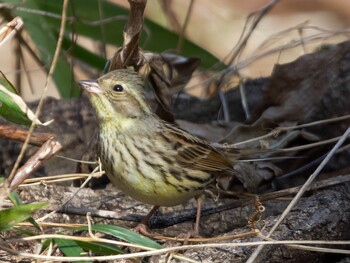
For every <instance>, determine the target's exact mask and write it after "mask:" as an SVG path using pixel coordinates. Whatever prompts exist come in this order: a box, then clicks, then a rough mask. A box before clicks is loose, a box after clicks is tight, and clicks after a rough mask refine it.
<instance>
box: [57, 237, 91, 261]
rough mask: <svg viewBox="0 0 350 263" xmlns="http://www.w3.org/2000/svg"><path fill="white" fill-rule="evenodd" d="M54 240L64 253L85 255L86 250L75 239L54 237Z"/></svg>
mask: <svg viewBox="0 0 350 263" xmlns="http://www.w3.org/2000/svg"><path fill="white" fill-rule="evenodd" d="M54 241H55V243H56V244H57V245H58V247H59V249H60V250H61V251H62V253H63V254H64V255H65V256H67V257H81V256H82V255H85V252H84V250H83V249H82V248H81V247H80V246H79V245H78V244H77V242H75V241H74V240H68V239H63V238H54ZM78 262H82V261H78ZM84 262H86V261H84Z"/></svg>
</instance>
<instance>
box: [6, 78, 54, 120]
mask: <svg viewBox="0 0 350 263" xmlns="http://www.w3.org/2000/svg"><path fill="white" fill-rule="evenodd" d="M13 90H14V92H13ZM0 116H2V117H4V118H5V119H6V120H8V121H11V122H13V123H17V124H22V125H27V126H29V125H30V124H31V123H32V121H33V120H34V117H35V116H34V113H33V112H32V111H31V110H30V109H29V108H28V106H27V104H26V103H25V102H24V101H23V99H22V98H21V97H20V96H19V95H18V94H17V91H16V90H15V89H14V87H13V86H12V84H11V83H10V82H9V81H8V80H7V79H6V77H5V76H4V74H3V73H2V72H1V71H0ZM50 122H51V121H50ZM50 122H46V123H42V122H41V121H39V120H38V119H36V120H35V124H37V125H48V124H49V123H50Z"/></svg>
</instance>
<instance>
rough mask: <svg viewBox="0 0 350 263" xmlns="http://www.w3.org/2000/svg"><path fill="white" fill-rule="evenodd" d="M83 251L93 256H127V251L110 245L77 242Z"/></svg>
mask: <svg viewBox="0 0 350 263" xmlns="http://www.w3.org/2000/svg"><path fill="white" fill-rule="evenodd" d="M75 242H76V243H77V244H78V245H79V246H80V247H81V248H82V249H84V250H85V251H90V252H91V253H93V254H96V255H101V256H108V255H117V254H125V251H124V250H122V249H120V248H117V247H115V246H111V245H109V244H104V243H97V242H83V241H75Z"/></svg>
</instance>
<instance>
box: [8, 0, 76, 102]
mask: <svg viewBox="0 0 350 263" xmlns="http://www.w3.org/2000/svg"><path fill="white" fill-rule="evenodd" d="M9 2H12V3H19V2H20V5H21V7H22V9H19V10H16V9H14V12H15V13H16V15H19V16H21V17H22V19H23V21H24V29H25V30H27V31H28V35H29V36H30V37H31V39H32V40H33V42H34V43H35V45H36V49H37V50H38V51H39V53H40V58H41V61H42V63H43V64H44V65H45V68H46V69H48V68H49V66H50V64H51V62H52V58H53V55H54V53H55V50H56V43H57V39H58V33H57V32H58V31H59V24H60V22H61V20H60V19H58V18H55V21H56V22H58V26H55V27H53V26H52V25H50V24H49V23H48V17H47V16H45V15H43V14H42V13H40V14H36V13H35V12H34V13H32V12H28V11H26V9H29V10H40V11H43V12H45V11H48V10H47V8H46V6H47V5H50V3H51V2H57V7H59V9H58V10H57V12H55V13H54V15H57V16H56V17H60V16H61V13H62V3H63V1H62V0H60V1H38V0H28V1H24V2H21V1H15V0H10V1H9ZM41 4H42V5H43V6H41ZM50 15H52V14H50ZM53 79H54V81H55V83H56V85H57V88H58V90H59V93H60V95H61V96H62V97H63V98H70V97H75V96H79V95H80V92H81V90H80V88H79V87H78V85H77V84H76V83H75V81H74V78H73V71H72V68H71V66H70V64H69V63H68V62H67V60H66V59H65V57H64V56H62V52H61V55H60V56H59V58H58V61H57V65H56V68H55V71H54V74H53Z"/></svg>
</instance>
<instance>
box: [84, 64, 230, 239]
mask: <svg viewBox="0 0 350 263" xmlns="http://www.w3.org/2000/svg"><path fill="white" fill-rule="evenodd" d="M79 84H80V86H81V87H82V88H84V89H85V90H86V91H87V92H88V95H89V99H90V101H91V104H92V106H93V108H94V109H95V111H96V114H97V117H98V123H99V135H98V155H99V156H100V159H101V162H102V166H103V168H104V170H105V171H106V174H107V176H108V178H109V179H110V181H111V182H112V184H113V185H114V186H116V187H117V188H119V189H120V190H122V191H123V192H125V193H126V194H127V195H129V196H131V197H132V198H134V199H136V200H138V201H141V202H143V203H147V204H152V205H154V207H153V209H152V210H151V212H150V213H149V214H148V215H147V216H146V217H145V219H144V220H143V223H147V221H148V219H149V218H150V217H151V216H152V214H153V213H154V212H155V211H156V210H157V209H158V207H159V206H175V205H178V204H182V203H184V202H185V201H187V200H189V199H191V198H192V197H195V198H197V201H198V200H199V201H198V208H197V218H196V224H195V229H194V232H195V234H198V230H199V222H200V221H199V220H200V210H201V202H200V200H201V199H200V198H199V197H200V196H202V195H203V193H204V190H205V189H206V187H207V186H208V185H209V184H210V183H211V182H213V181H214V180H215V179H216V178H217V177H218V176H219V175H220V174H222V173H225V172H229V173H232V172H233V163H232V161H230V160H229V159H228V158H227V157H226V156H224V155H223V154H222V153H220V152H219V151H218V150H216V149H215V148H213V147H212V146H210V144H209V143H208V142H206V141H204V140H202V139H200V138H198V137H196V136H194V135H192V134H190V133H188V132H187V131H184V130H182V129H180V128H178V127H177V126H176V125H174V124H172V123H168V122H166V121H164V120H162V119H160V118H159V117H158V116H157V115H156V114H154V113H153V112H152V110H151V108H150V106H149V105H148V104H147V102H146V99H145V89H144V86H145V81H144V79H143V77H142V76H140V75H139V74H138V73H136V72H135V71H132V70H129V69H119V70H115V71H111V72H109V73H108V74H105V75H103V76H102V77H100V78H99V79H97V80H87V81H79Z"/></svg>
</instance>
